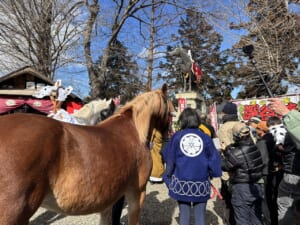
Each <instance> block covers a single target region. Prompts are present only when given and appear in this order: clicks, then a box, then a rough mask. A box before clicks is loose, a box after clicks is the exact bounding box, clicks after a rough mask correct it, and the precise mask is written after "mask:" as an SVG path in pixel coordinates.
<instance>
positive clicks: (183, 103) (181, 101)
mask: <svg viewBox="0 0 300 225" xmlns="http://www.w3.org/2000/svg"><path fill="white" fill-rule="evenodd" d="M178 108H179V112H180V113H181V112H182V111H183V110H184V109H185V108H186V99H185V98H179V99H178Z"/></svg>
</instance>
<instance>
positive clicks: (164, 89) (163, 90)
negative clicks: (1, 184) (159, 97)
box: [161, 83, 168, 96]
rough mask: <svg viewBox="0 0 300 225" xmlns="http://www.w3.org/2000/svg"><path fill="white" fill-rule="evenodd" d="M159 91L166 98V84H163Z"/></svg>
mask: <svg viewBox="0 0 300 225" xmlns="http://www.w3.org/2000/svg"><path fill="white" fill-rule="evenodd" d="M161 91H162V93H163V94H164V95H165V96H167V91H168V86H167V84H166V83H164V84H163V86H162V87H161Z"/></svg>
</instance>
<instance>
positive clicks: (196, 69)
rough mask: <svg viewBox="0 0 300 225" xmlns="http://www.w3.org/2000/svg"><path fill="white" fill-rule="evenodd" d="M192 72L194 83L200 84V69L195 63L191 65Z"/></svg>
mask: <svg viewBox="0 0 300 225" xmlns="http://www.w3.org/2000/svg"><path fill="white" fill-rule="evenodd" d="M192 72H193V74H194V76H195V77H196V81H195V82H196V83H200V80H201V77H202V69H201V67H200V66H198V65H197V64H196V63H195V62H193V65H192Z"/></svg>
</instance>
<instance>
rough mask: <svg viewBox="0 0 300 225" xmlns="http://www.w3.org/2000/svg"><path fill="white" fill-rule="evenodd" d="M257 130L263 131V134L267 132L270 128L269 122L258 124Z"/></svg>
mask: <svg viewBox="0 0 300 225" xmlns="http://www.w3.org/2000/svg"><path fill="white" fill-rule="evenodd" d="M256 129H257V130H261V131H263V132H267V131H268V130H269V128H268V127H267V122H266V121H260V122H259V123H258V124H257V126H256Z"/></svg>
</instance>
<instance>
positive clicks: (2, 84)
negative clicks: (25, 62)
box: [0, 66, 82, 101]
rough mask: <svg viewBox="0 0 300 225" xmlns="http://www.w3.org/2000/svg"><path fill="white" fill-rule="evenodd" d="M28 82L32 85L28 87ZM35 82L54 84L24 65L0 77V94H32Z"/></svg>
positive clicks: (34, 89)
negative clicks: (32, 85)
mask: <svg viewBox="0 0 300 225" xmlns="http://www.w3.org/2000/svg"><path fill="white" fill-rule="evenodd" d="M28 82H33V84H34V87H31V88H29V87H28ZM37 84H43V85H54V82H53V81H52V80H51V79H49V78H48V77H46V76H44V75H43V74H41V73H40V72H38V71H36V70H35V69H34V68H32V67H30V66H25V67H23V68H20V69H18V70H16V71H13V72H11V73H8V74H6V75H4V76H2V77H0V95H16V96H32V95H33V94H34V92H35V91H36V85H37ZM69 97H70V98H71V99H74V100H75V99H76V100H77V101H82V100H81V99H80V98H79V97H78V96H76V95H75V94H70V95H69ZM69 97H68V98H69Z"/></svg>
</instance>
